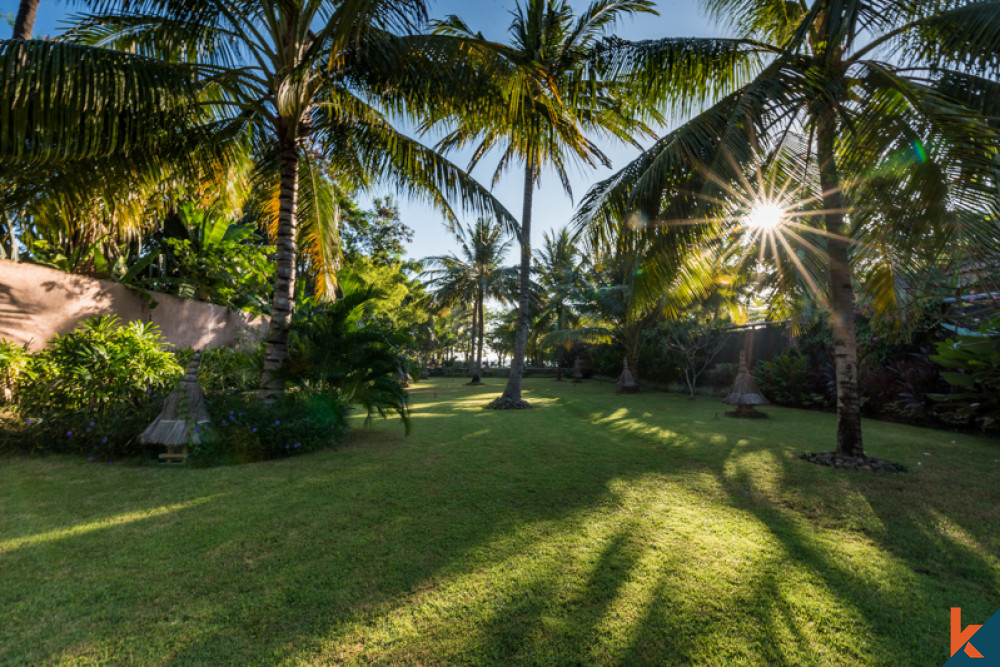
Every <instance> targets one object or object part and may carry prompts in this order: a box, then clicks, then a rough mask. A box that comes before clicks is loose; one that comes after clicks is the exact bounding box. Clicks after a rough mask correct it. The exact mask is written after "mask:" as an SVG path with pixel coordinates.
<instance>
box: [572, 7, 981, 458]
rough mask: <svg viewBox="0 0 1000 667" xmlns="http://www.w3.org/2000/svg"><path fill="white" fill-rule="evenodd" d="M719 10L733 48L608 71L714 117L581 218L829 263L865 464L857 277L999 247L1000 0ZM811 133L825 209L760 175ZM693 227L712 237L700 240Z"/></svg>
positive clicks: (633, 52) (841, 435) (632, 57)
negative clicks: (726, 230)
mask: <svg viewBox="0 0 1000 667" xmlns="http://www.w3.org/2000/svg"><path fill="white" fill-rule="evenodd" d="M704 4H705V5H706V6H707V8H708V9H709V10H710V11H711V12H712V13H713V14H714V15H715V16H716V17H719V18H724V19H726V20H727V21H729V22H730V24H731V25H732V27H733V28H734V29H735V30H736V32H737V36H736V38H734V39H726V40H713V39H685V40H681V39H666V40H659V41H652V42H642V43H636V44H632V45H623V44H618V45H616V46H617V48H616V49H615V50H614V51H613V52H609V55H608V58H609V61H611V62H612V63H613V64H612V65H611V67H612V69H613V70H614V71H615V73H616V75H618V76H629V77H632V78H634V79H635V80H637V81H640V82H641V84H642V85H643V86H644V87H645V88H646V89H647V90H648V91H649V93H650V95H651V96H652V97H656V98H658V99H659V100H660V101H661V102H663V101H664V100H666V101H667V103H668V104H670V105H672V106H673V108H674V109H675V110H685V111H686V110H690V109H692V108H693V107H695V106H697V105H702V104H705V103H708V102H714V104H712V106H710V107H709V108H708V109H706V110H704V111H701V112H700V113H698V114H697V115H695V116H694V117H693V118H692V119H691V120H690V121H688V122H687V123H686V124H684V125H682V126H681V127H679V128H678V129H676V130H675V131H673V132H671V133H670V134H668V135H667V136H665V137H663V138H662V139H661V140H660V141H658V142H657V143H656V144H655V145H654V146H653V147H652V148H650V149H649V150H648V151H646V152H645V153H643V154H642V155H641V156H640V157H639V158H638V159H637V160H635V161H634V162H633V163H631V164H630V165H628V166H627V167H625V169H623V170H622V171H621V172H620V173H619V174H617V175H616V176H614V177H612V178H611V179H609V180H607V181H604V182H603V183H600V184H598V185H597V186H595V187H594V188H593V189H592V190H591V192H590V193H589V195H588V197H587V199H586V200H585V201H584V203H583V206H582V207H581V209H580V212H579V218H578V219H579V220H581V221H582V222H584V223H589V224H591V225H592V226H594V227H598V228H604V229H606V230H607V231H609V232H612V233H613V231H614V229H615V228H616V227H617V226H618V225H619V222H620V221H623V220H627V219H629V216H631V215H633V214H636V213H640V214H642V215H643V216H645V219H648V220H651V221H653V222H656V223H661V224H669V223H670V222H671V221H685V223H684V224H685V229H687V230H689V231H688V232H687V234H688V240H691V239H693V238H694V237H696V236H698V235H699V234H705V235H708V234H713V233H716V232H718V231H719V227H720V223H725V224H722V225H721V226H722V227H726V226H727V225H729V226H730V227H731V226H732V225H731V224H729V223H732V222H733V221H735V222H736V223H737V224H740V223H745V222H750V223H752V224H753V229H751V230H750V233H751V234H755V235H757V236H759V237H760V239H761V241H760V243H761V248H765V247H770V248H772V249H779V248H780V249H782V250H781V251H783V252H785V253H786V254H787V255H788V256H789V257H790V258H791V259H792V261H795V257H794V256H796V255H797V254H801V253H815V254H817V255H819V256H820V257H821V258H822V261H824V262H825V265H826V276H825V280H826V283H825V284H814V285H813V289H814V290H815V298H816V299H817V300H819V301H821V302H822V303H823V304H824V305H825V306H826V308H827V310H828V312H829V313H830V319H831V328H832V332H833V340H834V354H835V357H836V381H837V418H838V419H837V421H838V426H837V454H838V455H839V456H842V457H861V456H864V448H863V443H862V434H861V417H860V400H859V388H858V351H857V341H856V338H855V330H854V310H855V302H856V294H855V282H854V280H853V279H852V274H853V276H858V275H860V273H859V272H860V271H868V270H869V269H871V268H872V267H882V268H883V270H884V271H886V272H888V273H889V274H890V275H893V274H899V273H905V272H906V271H907V267H908V265H909V264H910V261H909V260H910V259H911V258H913V257H914V255H915V254H916V253H918V252H925V251H926V250H927V249H928V246H929V244H933V246H934V247H935V248H938V249H940V248H947V247H949V246H950V247H951V248H962V249H963V250H971V249H972V248H975V247H978V248H981V249H986V250H989V251H995V250H996V248H997V244H998V235H997V233H996V232H997V227H996V222H995V220H996V218H995V217H993V216H991V215H989V214H990V213H995V211H996V208H997V204H996V187H997V184H996V179H995V173H996V172H995V170H996V158H995V149H994V148H993V147H994V146H995V145H996V144H995V142H996V140H997V136H996V134H995V133H994V132H993V130H992V129H991V128H990V125H989V123H988V122H987V121H986V119H985V118H984V117H983V113H986V114H991V115H994V116H995V115H996V113H995V112H996V108H995V107H996V103H995V101H994V100H996V99H997V97H996V91H997V90H998V89H1000V85H998V84H997V83H995V82H994V80H993V79H992V78H991V77H996V75H997V74H1000V59H998V57H997V54H998V53H1000V3H998V2H996V1H995V0H965V1H959V0H919V1H917V0H812V1H810V2H806V1H805V0H799V1H796V2H787V1H785V0H754V1H752V2H751V1H750V0H705V2H704ZM719 95H722V98H721V100H718V101H715V100H716V99H717V98H718V96H719ZM991 105H992V106H993V107H994V108H992V109H991V108H989V107H990V106H991ZM973 106H974V107H975V109H976V110H978V111H979V112H978V113H977V111H976V110H974V109H973V108H970V107H973ZM796 133H801V134H803V135H804V136H805V140H804V142H805V149H804V150H803V151H800V152H799V159H800V162H801V169H800V170H799V173H800V175H801V179H802V180H803V183H804V184H805V185H804V187H805V188H806V189H808V188H810V187H812V184H813V182H814V183H815V186H816V192H817V194H816V195H815V196H814V197H812V198H810V197H808V196H806V197H802V196H800V193H798V192H796V190H797V188H796V185H797V184H796V183H795V182H794V181H793V182H791V183H789V182H778V183H774V182H768V180H767V179H765V178H761V177H760V176H759V174H763V173H767V172H768V170H769V169H770V164H771V162H772V161H773V160H774V159H775V158H776V156H779V155H782V154H783V153H784V152H785V149H786V148H787V139H788V138H789V137H791V136H792V135H794V134H796ZM813 179H814V181H813ZM734 200H736V201H739V202H742V203H741V204H739V205H738V206H736V207H733V206H732V202H733V201H734ZM734 208H736V209H737V210H736V211H734V210H733V209H734ZM693 219H694V220H704V221H709V220H710V221H712V223H713V224H706V225H705V226H704V227H703V228H702V231H700V232H699V231H697V230H695V229H694V228H693V227H691V226H688V225H689V223H690V221H691V220H693ZM880 246H881V247H892V248H893V249H894V252H892V253H881V254H880V253H878V252H875V251H874V249H876V248H878V247H880ZM796 247H797V249H796Z"/></svg>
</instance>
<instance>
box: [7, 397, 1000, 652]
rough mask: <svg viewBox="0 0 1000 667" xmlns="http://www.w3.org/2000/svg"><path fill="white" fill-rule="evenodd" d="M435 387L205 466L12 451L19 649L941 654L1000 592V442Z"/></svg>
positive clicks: (11, 628) (875, 426)
mask: <svg viewBox="0 0 1000 667" xmlns="http://www.w3.org/2000/svg"><path fill="white" fill-rule="evenodd" d="M488 382H489V383H490V384H488V385H487V386H485V387H483V388H479V389H474V388H469V387H465V386H462V385H461V384H460V383H459V381H457V380H446V381H439V382H436V383H433V384H421V385H417V386H416V388H415V390H414V430H413V434H412V435H411V436H410V437H408V438H406V437H404V436H403V432H402V428H401V427H400V426H399V424H398V422H386V423H383V424H380V425H379V426H378V427H377V428H376V429H375V430H371V431H365V430H359V431H357V432H356V433H355V434H353V435H352V437H351V438H350V440H349V441H348V443H346V445H345V446H344V447H341V448H340V449H337V450H330V451H324V452H321V453H317V454H311V455H306V456H302V457H298V458H293V459H289V460H284V461H280V462H272V463H266V464H258V465H248V466H236V467H227V468H215V469H207V470H189V469H181V468H161V467H156V466H141V465H130V466H120V465H115V466H107V465H104V464H102V465H95V464H88V463H85V462H83V461H81V460H78V459H71V458H50V459H43V460H31V459H6V460H3V461H0V664H4V665H7V664H19V663H39V662H43V663H49V662H55V663H75V664H88V663H94V662H104V661H108V662H113V663H121V662H134V663H141V664H185V663H208V664H220V663H236V664H245V663H282V662H285V663H313V664H331V663H352V662H359V663H371V662H377V663H383V664H384V663H388V664H413V663H418V664H454V663H493V664H510V663H515V662H521V663H532V664H550V663H552V664H555V663H562V664H579V663H610V664H622V665H632V664H643V663H646V664H655V665H663V664H748V665H749V664H753V665H780V664H846V665H858V664H879V665H940V664H943V663H944V662H945V660H946V659H947V658H948V641H949V634H948V632H949V628H948V613H949V607H952V606H961V607H962V608H963V621H964V623H965V624H969V623H983V622H985V621H986V620H987V618H989V616H991V615H992V614H993V613H994V612H996V611H997V609H998V608H1000V463H997V459H1000V442H997V441H996V440H987V439H982V438H975V437H971V436H960V435H952V434H949V433H944V432H938V431H930V430H922V429H917V428H911V427H907V426H900V425H892V424H883V423H875V422H869V423H866V425H865V428H866V437H867V441H866V444H867V447H868V449H869V451H870V453H871V454H872V455H875V456H879V457H882V458H885V459H888V460H890V461H895V462H899V463H903V464H905V465H907V466H908V467H909V468H910V470H911V472H910V473H909V474H905V475H893V476H888V475H881V474H871V473H868V474H858V473H845V472H839V471H834V470H832V469H829V468H820V467H817V466H813V465H810V464H807V463H805V462H802V461H800V460H798V459H797V458H796V456H797V454H798V453H800V452H802V451H805V450H810V451H818V450H822V449H829V448H830V446H831V444H832V438H833V433H834V419H833V417H832V416H830V415H825V414H817V413H811V412H803V411H796V410H787V409H779V408H769V409H768V410H767V411H768V412H769V413H770V414H771V419H768V420H756V421H748V422H747V421H737V420H733V419H727V418H725V417H723V416H722V413H723V411H724V409H725V406H722V405H721V404H719V403H717V402H715V401H713V400H709V399H703V398H702V399H698V400H695V401H689V400H687V398H685V397H684V396H681V395H675V394H662V393H646V394H640V395H637V396H619V395H616V394H615V393H614V392H613V387H612V386H610V385H608V384H604V385H601V384H597V383H596V382H594V383H585V384H582V385H574V384H570V383H568V382H567V383H556V382H554V381H552V380H529V381H528V382H527V383H526V389H527V398H528V399H530V400H531V401H532V402H533V403H534V404H535V406H536V409H534V410H530V411H523V412H503V413H496V412H492V411H486V410H483V409H481V406H483V405H484V404H485V403H486V402H487V400H488V399H489V398H491V397H492V396H494V395H496V394H498V393H499V391H500V390H501V389H502V383H501V381H500V380H496V379H494V380H488Z"/></svg>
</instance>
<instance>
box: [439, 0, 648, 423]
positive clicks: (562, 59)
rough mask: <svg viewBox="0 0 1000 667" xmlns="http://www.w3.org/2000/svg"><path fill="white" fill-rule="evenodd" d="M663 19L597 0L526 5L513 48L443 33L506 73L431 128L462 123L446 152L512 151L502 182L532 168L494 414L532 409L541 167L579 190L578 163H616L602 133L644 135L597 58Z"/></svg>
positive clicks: (627, 2) (502, 164)
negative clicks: (614, 36) (527, 389)
mask: <svg viewBox="0 0 1000 667" xmlns="http://www.w3.org/2000/svg"><path fill="white" fill-rule="evenodd" d="M638 13H655V12H654V10H653V2H652V1H651V0H597V1H596V2H594V3H592V4H591V5H590V6H589V7H588V8H587V9H586V10H585V11H584V12H583V13H582V14H581V15H580V16H579V17H577V16H576V15H575V14H574V12H573V9H572V7H570V5H569V4H568V2H566V1H565V0H526V1H525V3H524V4H522V3H521V2H518V3H517V4H516V6H515V9H514V11H513V12H512V14H513V17H514V18H513V20H512V21H511V24H510V27H509V29H508V32H509V33H510V36H511V41H510V44H509V45H508V44H499V43H496V42H490V41H487V40H486V39H485V38H484V37H483V35H482V33H475V32H473V30H472V29H471V28H470V27H469V26H468V25H467V24H466V23H465V22H464V21H462V20H461V19H460V18H458V17H457V16H449V17H448V18H447V19H445V20H443V21H439V22H437V23H436V32H437V33H438V34H442V35H449V36H453V37H456V38H459V39H462V40H466V41H467V42H468V43H472V44H476V45H477V46H479V47H480V48H481V49H482V51H484V52H491V53H493V54H494V55H495V56H496V57H497V58H498V60H499V64H495V67H496V68H497V69H496V70H491V72H495V71H500V72H501V73H502V76H499V77H497V78H496V80H495V81H494V82H493V84H492V87H491V88H489V89H487V91H486V92H485V94H482V95H480V96H479V98H478V101H477V103H476V104H473V105H467V106H465V107H461V108H455V107H452V106H450V105H442V106H441V108H439V110H438V113H437V116H436V117H434V118H432V121H431V122H429V123H428V124H427V127H430V126H431V125H433V124H434V123H438V122H446V123H449V124H452V125H453V126H454V128H455V129H454V130H452V131H451V132H450V133H449V134H448V135H447V136H446V137H445V139H444V140H442V141H441V143H440V144H439V146H440V147H442V148H445V149H451V148H456V147H462V146H465V145H475V153H474V157H473V159H472V162H471V164H470V167H469V169H470V170H471V169H472V168H473V167H474V166H475V165H476V163H477V162H478V161H479V160H480V159H481V158H482V157H483V156H484V155H485V154H486V153H487V152H488V151H490V150H491V149H493V148H500V149H501V151H502V154H501V157H500V161H499V164H498V166H497V169H496V171H495V172H494V177H493V180H494V183H495V182H496V181H497V180H498V179H499V177H500V175H501V174H502V173H503V171H504V170H506V169H507V167H508V166H510V164H511V163H512V162H515V161H518V162H521V163H523V165H524V206H523V211H522V214H521V225H520V230H519V236H520V243H521V274H520V295H519V301H518V314H519V318H518V324H517V339H516V343H515V346H514V354H513V359H512V361H511V370H510V377H509V379H508V382H507V386H506V388H505V389H504V393H503V395H502V396H501V397H500V398H498V399H497V400H496V401H494V402H493V403H492V405H491V407H494V408H500V409H504V408H514V407H525V406H526V405H527V404H526V403H525V402H524V401H522V400H521V379H522V375H523V369H524V357H525V350H526V347H527V339H528V307H529V304H528V302H529V298H530V297H529V293H530V283H531V208H532V197H533V193H534V189H535V188H536V187H537V185H538V181H539V176H540V174H541V170H542V169H543V168H545V167H552V168H554V169H555V170H556V172H557V173H558V175H559V177H560V179H561V180H562V184H563V187H564V188H565V189H566V191H567V193H570V194H572V193H571V190H570V187H569V181H568V178H567V175H566V167H567V166H568V164H569V163H570V162H571V161H573V160H578V161H581V162H583V163H585V164H587V165H589V166H597V165H598V164H603V165H605V166H610V162H609V161H608V159H607V157H606V156H605V155H604V154H603V153H602V152H601V151H600V149H598V147H597V146H596V145H595V144H594V143H593V142H592V141H591V140H590V139H589V138H588V136H589V135H592V134H603V135H610V136H614V137H617V138H619V139H621V140H623V141H633V138H632V133H633V132H634V131H636V130H640V131H644V130H645V128H644V126H643V125H641V124H640V123H638V122H636V121H634V120H633V117H632V114H631V111H630V109H629V108H627V107H625V106H624V105H623V100H622V95H621V93H622V91H623V90H624V88H625V87H626V84H614V83H613V82H609V81H606V80H604V79H603V78H602V76H601V74H600V71H599V69H598V68H597V64H598V63H597V60H596V56H597V54H598V53H599V51H600V49H599V48H598V47H599V46H600V44H601V39H602V37H603V36H604V35H605V34H606V32H607V30H608V29H610V28H611V27H613V26H614V25H615V23H616V22H617V21H618V20H619V19H620V18H622V17H623V16H628V15H634V14H638Z"/></svg>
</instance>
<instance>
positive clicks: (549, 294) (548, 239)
mask: <svg viewBox="0 0 1000 667" xmlns="http://www.w3.org/2000/svg"><path fill="white" fill-rule="evenodd" d="M574 241H575V240H574V238H573V236H572V235H571V234H570V232H569V229H566V228H563V229H561V230H559V232H558V233H557V232H546V233H545V236H544V237H543V240H542V243H543V245H542V248H541V249H540V250H538V251H536V252H535V265H536V267H537V268H536V271H537V272H538V276H539V278H538V283H539V287H541V290H542V292H543V297H542V299H543V301H544V309H543V310H542V313H541V315H540V316H539V318H538V320H537V321H536V323H535V329H536V330H544V329H547V328H552V327H554V328H555V330H557V331H562V330H564V329H566V328H567V327H569V326H574V327H575V325H576V324H577V320H578V318H577V317H576V313H575V312H574V310H573V303H574V302H575V301H576V300H577V298H578V297H579V296H580V294H581V293H582V292H583V291H584V290H585V289H586V288H587V280H586V274H585V267H586V260H585V258H584V257H583V255H581V253H580V251H579V250H578V249H577V247H576V244H575V242H574ZM558 349H559V350H562V347H560V348H558ZM562 361H563V355H562V354H561V353H560V352H557V357H556V380H562Z"/></svg>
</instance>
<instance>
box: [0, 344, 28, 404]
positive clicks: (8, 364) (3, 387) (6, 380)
mask: <svg viewBox="0 0 1000 667" xmlns="http://www.w3.org/2000/svg"><path fill="white" fill-rule="evenodd" d="M29 356H30V355H29V354H28V351H27V350H26V349H25V348H24V347H23V346H21V345H17V344H15V343H13V342H11V341H9V340H0V403H9V402H11V401H13V400H14V394H15V392H16V390H17V382H18V379H19V378H20V376H21V371H23V370H24V366H25V365H26V364H27V363H28V358H29Z"/></svg>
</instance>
